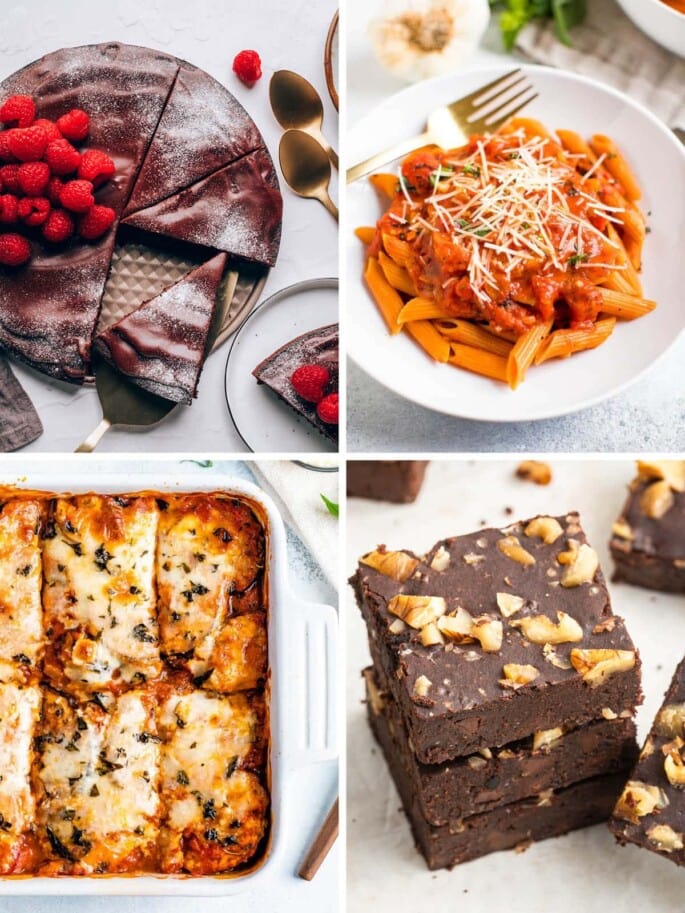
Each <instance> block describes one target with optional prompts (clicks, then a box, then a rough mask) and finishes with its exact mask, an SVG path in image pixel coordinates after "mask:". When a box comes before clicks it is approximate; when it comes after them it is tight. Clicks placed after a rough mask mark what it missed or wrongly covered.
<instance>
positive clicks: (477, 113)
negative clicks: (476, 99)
mask: <svg viewBox="0 0 685 913" xmlns="http://www.w3.org/2000/svg"><path fill="white" fill-rule="evenodd" d="M530 88H532V86H531V84H530V83H529V82H528V80H527V79H526V77H525V76H521V78H520V79H517V80H516V82H512V83H511V85H508V86H505V87H504V88H503V89H501V90H500V91H499V92H498V93H497V94H496V95H493V96H491V97H490V98H488V100H487V101H485V102H483V103H482V104H480V105H474V106H473V107H472V109H471V114H470V115H469V117H468V118H467V120H475V119H476V118H477V117H480V118H482V119H485V118H486V117H487V116H488V115H489V114H496V113H497V112H498V111H501V109H502V108H503V107H504V106H505V105H506V104H508V102H510V101H514V100H515V99H517V98H518V97H519V95H521V94H522V93H523V92H526V91H527V90H528V89H530ZM517 90H520V91H519V93H518V95H514V94H513V93H514V92H516V91H517ZM507 96H508V97H507Z"/></svg>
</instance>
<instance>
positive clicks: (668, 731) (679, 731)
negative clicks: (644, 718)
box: [654, 704, 685, 739]
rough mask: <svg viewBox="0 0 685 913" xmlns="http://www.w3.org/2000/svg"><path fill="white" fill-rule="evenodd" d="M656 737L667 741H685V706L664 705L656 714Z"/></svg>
mask: <svg viewBox="0 0 685 913" xmlns="http://www.w3.org/2000/svg"><path fill="white" fill-rule="evenodd" d="M654 728H655V729H656V732H657V735H661V736H666V738H669V739H675V738H681V739H685V704H666V706H665V707H662V708H661V710H660V711H659V713H658V714H657V718H656V722H655V724H654Z"/></svg>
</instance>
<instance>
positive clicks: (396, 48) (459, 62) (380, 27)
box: [369, 0, 490, 82]
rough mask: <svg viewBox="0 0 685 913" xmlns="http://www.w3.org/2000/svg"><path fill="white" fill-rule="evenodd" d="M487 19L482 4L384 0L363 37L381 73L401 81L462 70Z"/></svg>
mask: <svg viewBox="0 0 685 913" xmlns="http://www.w3.org/2000/svg"><path fill="white" fill-rule="evenodd" d="M489 19H490V5H489V3H488V0H387V2H386V14H385V16H384V17H383V18H380V19H375V20H373V21H372V22H371V23H370V25H369V35H370V37H371V43H372V45H373V49H374V52H375V54H376V56H377V58H378V60H379V62H380V63H381V65H382V66H384V67H385V68H386V69H387V70H389V71H390V72H391V73H393V74H394V75H395V76H399V77H400V78H401V79H404V80H406V81H407V82H420V81H421V80H422V79H428V78H430V77H431V76H441V75H443V74H445V73H454V72H455V71H456V70H458V69H460V68H461V67H463V66H464V64H465V63H467V62H468V60H469V58H470V57H471V56H472V54H473V53H474V51H475V49H476V47H477V46H478V42H479V41H480V39H481V38H482V37H483V33H484V32H485V29H486V28H487V25H488V21H489Z"/></svg>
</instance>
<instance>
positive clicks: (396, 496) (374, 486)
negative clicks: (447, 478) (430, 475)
mask: <svg viewBox="0 0 685 913" xmlns="http://www.w3.org/2000/svg"><path fill="white" fill-rule="evenodd" d="M427 466H428V460H348V462H347V497H348V498H372V499H373V500H375V501H392V502H394V503H396V504H409V503H411V502H412V501H415V500H416V498H417V496H418V494H419V491H420V490H421V486H422V485H423V477H424V475H425V474H426V467H427Z"/></svg>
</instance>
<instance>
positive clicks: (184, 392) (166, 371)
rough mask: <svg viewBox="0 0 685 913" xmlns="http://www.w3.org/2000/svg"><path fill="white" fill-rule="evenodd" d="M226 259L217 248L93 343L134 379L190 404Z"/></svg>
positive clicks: (153, 389) (205, 349)
mask: <svg viewBox="0 0 685 913" xmlns="http://www.w3.org/2000/svg"><path fill="white" fill-rule="evenodd" d="M225 265H226V254H217V255H216V256H215V257H213V258H212V259H211V260H208V261H207V262H206V263H203V264H202V266H198V267H197V269H194V270H193V271H192V272H190V273H188V275H187V276H184V277H183V278H182V279H180V280H179V281H178V282H176V283H175V284H174V285H172V286H170V287H169V288H167V289H164V291H163V292H160V294H159V295H156V296H155V297H154V298H150V300H149V301H146V302H144V304H141V305H140V307H139V308H137V309H136V310H135V311H132V312H131V313H130V314H127V315H126V316H125V317H122V319H121V320H119V321H118V322H117V323H115V324H113V326H111V327H109V328H108V329H106V330H104V332H102V333H100V334H99V336H97V337H96V338H95V349H96V351H97V352H99V353H100V355H102V357H103V358H105V359H106V360H107V361H108V362H109V363H110V364H112V365H114V366H115V367H116V368H117V369H118V370H119V371H121V373H122V374H125V375H126V377H128V378H129V380H131V381H132V382H133V383H134V384H137V385H138V386H139V387H142V388H143V389H144V390H147V391H148V392H150V393H154V394H156V395H157V396H161V397H163V398H164V399H170V400H173V401H174V402H177V403H185V404H186V405H190V404H191V402H192V399H193V397H194V396H196V395H197V384H198V381H199V379H200V373H201V371H202V367H203V365H204V362H205V358H206V356H207V341H208V336H209V330H210V327H211V325H212V317H213V315H214V307H215V304H216V296H217V291H218V288H219V284H220V283H221V279H222V276H223V273H224V267H225Z"/></svg>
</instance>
